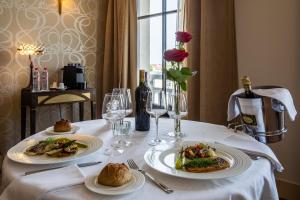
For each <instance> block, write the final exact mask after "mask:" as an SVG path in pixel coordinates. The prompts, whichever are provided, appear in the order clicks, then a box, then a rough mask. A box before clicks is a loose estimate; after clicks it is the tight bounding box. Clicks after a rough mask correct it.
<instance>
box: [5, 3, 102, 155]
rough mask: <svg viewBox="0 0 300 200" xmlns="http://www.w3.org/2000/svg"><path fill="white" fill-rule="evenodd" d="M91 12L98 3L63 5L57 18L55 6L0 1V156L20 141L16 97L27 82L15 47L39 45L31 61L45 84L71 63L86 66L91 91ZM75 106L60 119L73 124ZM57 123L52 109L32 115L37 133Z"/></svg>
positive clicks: (93, 60)
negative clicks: (44, 72)
mask: <svg viewBox="0 0 300 200" xmlns="http://www.w3.org/2000/svg"><path fill="white" fill-rule="evenodd" d="M97 7H98V0H64V1H63V7H62V15H61V16H60V15H59V14H58V5H57V0H0V141H1V142H0V143H1V145H0V152H1V153H2V154H4V153H5V151H6V150H7V149H8V148H9V147H10V146H12V145H14V144H15V143H16V142H18V140H19V138H20V91H21V88H23V87H25V86H26V85H27V84H28V81H29V60H28V57H26V56H21V55H18V54H17V53H16V49H17V47H18V46H19V45H20V44H21V43H22V42H23V43H35V44H43V45H44V46H45V47H46V53H45V54H44V55H42V56H35V57H34V63H35V65H38V66H44V65H46V66H47V67H48V70H49V80H50V83H51V82H52V81H58V79H59V75H58V71H60V68H61V67H62V66H64V65H65V64H67V63H69V62H76V63H83V64H84V65H85V66H86V72H87V82H88V86H89V87H95V64H96V44H97V41H96V30H97V28H96V24H97V15H98V13H97ZM76 106H77V105H74V106H70V105H65V106H62V107H63V109H62V110H63V116H64V118H68V119H71V120H77V119H78V117H77V116H78V109H76V108H77V107H76ZM86 106H87V105H86ZM72 107H74V108H75V109H74V110H73V109H72ZM85 110H86V113H85V118H86V119H89V116H90V115H89V113H88V112H89V110H90V109H87V108H86V109H85ZM27 113H28V112H27ZM28 118H29V116H28V117H27V119H28ZM57 120H59V112H58V106H49V107H42V108H39V109H38V110H37V130H38V131H39V130H43V129H45V128H46V127H49V126H51V125H52V124H53V123H54V122H55V121H57ZM28 122H29V121H27V131H29V123H28Z"/></svg>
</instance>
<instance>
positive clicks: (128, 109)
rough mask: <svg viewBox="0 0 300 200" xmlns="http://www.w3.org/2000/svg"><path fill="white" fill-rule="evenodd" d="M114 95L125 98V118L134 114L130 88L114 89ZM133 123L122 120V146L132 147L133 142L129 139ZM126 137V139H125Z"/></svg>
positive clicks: (120, 128) (120, 125)
mask: <svg viewBox="0 0 300 200" xmlns="http://www.w3.org/2000/svg"><path fill="white" fill-rule="evenodd" d="M112 93H113V94H120V95H123V97H124V108H125V117H127V116H128V115H130V114H131V113H132V101H131V93H130V89H128V88H114V89H113V91H112ZM130 125H131V123H130V122H129V121H123V120H121V121H120V123H119V127H118V128H119V129H118V131H119V133H120V136H121V140H120V141H119V142H120V143H122V145H125V146H130V145H131V144H132V142H131V141H130V140H129V139H128V138H130V136H131V133H132V131H129V129H130ZM123 137H124V139H123Z"/></svg>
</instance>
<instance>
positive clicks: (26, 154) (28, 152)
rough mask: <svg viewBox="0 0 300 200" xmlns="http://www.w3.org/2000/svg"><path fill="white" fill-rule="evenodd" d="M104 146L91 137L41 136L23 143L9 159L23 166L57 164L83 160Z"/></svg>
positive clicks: (77, 135)
mask: <svg viewBox="0 0 300 200" xmlns="http://www.w3.org/2000/svg"><path fill="white" fill-rule="evenodd" d="M102 146H103V142H102V140H101V139H99V138H97V137H95V136H90V135H81V134H75V135H64V136H52V137H45V136H43V137H42V136H41V137H34V138H28V139H25V140H23V141H21V142H20V143H18V144H17V145H15V146H13V147H12V148H11V149H9V151H8V152H7V157H8V158H9V159H11V160H13V161H15V162H19V163H23V164H56V163H63V162H69V161H74V160H77V159H80V158H83V157H85V156H88V155H90V154H92V153H94V152H96V151H98V150H99V149H100V148H101V147H102Z"/></svg>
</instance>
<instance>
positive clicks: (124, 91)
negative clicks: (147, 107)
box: [112, 88, 132, 117]
mask: <svg viewBox="0 0 300 200" xmlns="http://www.w3.org/2000/svg"><path fill="white" fill-rule="evenodd" d="M112 94H120V95H123V96H124V108H125V116H126V117H127V116H128V115H130V114H131V113H132V101H131V93H130V89H128V88H114V89H113V91H112Z"/></svg>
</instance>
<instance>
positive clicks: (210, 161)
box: [184, 158, 217, 167]
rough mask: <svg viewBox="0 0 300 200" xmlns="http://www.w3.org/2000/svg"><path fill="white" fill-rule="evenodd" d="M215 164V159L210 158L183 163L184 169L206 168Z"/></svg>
mask: <svg viewBox="0 0 300 200" xmlns="http://www.w3.org/2000/svg"><path fill="white" fill-rule="evenodd" d="M216 163H217V160H216V159H212V158H196V159H193V160H192V161H190V162H188V163H185V164H184V167H208V166H210V165H214V164H216Z"/></svg>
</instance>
